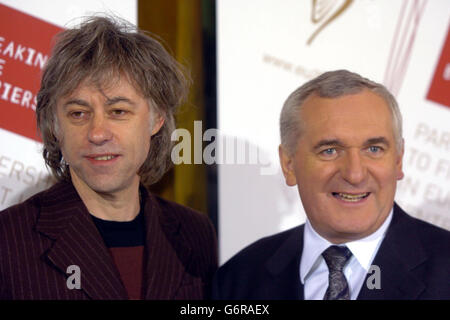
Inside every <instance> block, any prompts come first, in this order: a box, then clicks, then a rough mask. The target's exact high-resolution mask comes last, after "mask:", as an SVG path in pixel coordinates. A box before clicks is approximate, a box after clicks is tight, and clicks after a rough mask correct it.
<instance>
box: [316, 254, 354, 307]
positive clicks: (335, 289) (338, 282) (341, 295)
mask: <svg viewBox="0 0 450 320" xmlns="http://www.w3.org/2000/svg"><path fill="white" fill-rule="evenodd" d="M322 256H323V258H324V259H325V262H326V263H327V266H328V271H329V275H328V288H327V291H326V292H325V296H324V297H323V299H324V300H350V292H349V290H348V283H347V279H346V278H345V275H344V272H343V271H342V270H343V269H344V266H345V264H346V263H347V262H348V260H349V259H350V257H351V256H352V253H351V252H350V250H348V248H347V247H339V246H330V247H328V249H326V250H325V251H324V252H323V253H322Z"/></svg>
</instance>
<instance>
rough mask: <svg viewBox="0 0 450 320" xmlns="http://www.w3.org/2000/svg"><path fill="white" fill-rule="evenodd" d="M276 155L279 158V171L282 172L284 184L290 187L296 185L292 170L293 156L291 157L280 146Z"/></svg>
mask: <svg viewBox="0 0 450 320" xmlns="http://www.w3.org/2000/svg"><path fill="white" fill-rule="evenodd" d="M278 155H279V156H280V164H281V169H282V170H283V174H284V178H285V179H286V184H287V185H288V186H290V187H292V186H295V185H297V178H296V176H295V170H294V156H293V155H292V156H291V155H290V154H289V152H287V150H286V149H285V148H284V147H283V146H282V145H281V144H280V146H279V147H278Z"/></svg>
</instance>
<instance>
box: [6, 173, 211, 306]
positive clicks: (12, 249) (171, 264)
mask: <svg viewBox="0 0 450 320" xmlns="http://www.w3.org/2000/svg"><path fill="white" fill-rule="evenodd" d="M142 189H143V188H142ZM142 196H143V197H145V199H146V201H145V210H144V219H145V227H146V230H145V232H146V244H145V252H146V253H145V257H146V258H145V262H144V263H145V264H144V277H143V286H144V298H145V299H152V300H154V299H203V298H205V296H207V294H208V292H209V286H210V282H211V278H212V275H213V273H214V271H215V270H216V268H217V248H216V237H215V232H214V228H213V226H212V224H211V222H210V221H209V219H208V218H207V217H206V215H202V214H199V213H197V212H195V211H193V210H191V209H188V208H186V207H183V206H180V205H178V204H175V203H173V202H169V201H165V200H163V199H161V198H158V197H156V196H154V195H151V194H149V193H147V192H146V191H144V192H143V193H142ZM71 265H75V266H78V267H79V270H80V276H81V277H80V283H81V288H80V289H69V288H68V285H67V279H68V277H69V276H71V274H72V273H71V272H69V273H67V272H68V267H69V266H71ZM69 287H71V286H69ZM127 298H128V296H127V293H126V290H125V287H124V285H123V283H122V281H121V280H120V276H119V272H118V270H117V268H116V267H115V264H114V262H113V259H112V256H111V255H110V253H109V251H108V249H107V248H106V246H105V245H104V242H103V240H102V238H101V236H100V233H99V232H98V230H97V228H96V226H95V224H94V223H93V221H92V219H91V217H90V215H89V213H88V211H87V209H86V207H85V205H84V204H83V202H82V200H81V199H80V197H79V196H78V193H77V192H76V190H75V188H74V187H73V185H72V184H71V183H67V182H60V183H58V184H56V185H55V186H53V187H52V188H50V189H48V190H46V191H43V192H41V193H38V194H36V195H35V196H33V197H31V198H30V199H28V200H27V201H25V202H23V203H21V204H18V205H16V206H13V207H10V208H8V209H6V210H4V211H2V212H0V300H5V299H108V300H109V299H127Z"/></svg>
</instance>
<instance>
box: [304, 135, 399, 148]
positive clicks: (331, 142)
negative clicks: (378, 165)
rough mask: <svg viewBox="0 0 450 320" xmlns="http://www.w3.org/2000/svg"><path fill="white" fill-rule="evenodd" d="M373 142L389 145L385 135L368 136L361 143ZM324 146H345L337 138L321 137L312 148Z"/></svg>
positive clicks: (371, 143) (372, 143) (365, 144)
mask: <svg viewBox="0 0 450 320" xmlns="http://www.w3.org/2000/svg"><path fill="white" fill-rule="evenodd" d="M374 144H384V145H386V146H387V147H389V146H390V143H389V141H388V139H386V138H385V137H374V138H369V139H367V140H366V141H364V143H363V145H364V146H369V145H374ZM325 146H338V147H345V143H343V142H342V141H341V140H339V139H323V140H320V141H319V142H317V143H316V144H315V145H314V147H313V149H314V150H317V149H320V148H322V147H325Z"/></svg>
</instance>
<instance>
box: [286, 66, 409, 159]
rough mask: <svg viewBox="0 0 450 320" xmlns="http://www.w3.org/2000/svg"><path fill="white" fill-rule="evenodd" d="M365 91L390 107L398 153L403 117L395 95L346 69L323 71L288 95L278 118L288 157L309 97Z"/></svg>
mask: <svg viewBox="0 0 450 320" xmlns="http://www.w3.org/2000/svg"><path fill="white" fill-rule="evenodd" d="M364 89H368V90H370V91H371V92H373V93H375V94H377V95H378V96H380V97H381V98H383V100H384V101H385V102H386V104H387V105H388V106H389V109H390V110H391V113H392V118H393V127H394V136H395V142H396V147H397V150H398V151H399V152H400V150H402V146H403V134H402V115H401V113H400V109H399V107H398V104H397V101H396V100H395V98H394V96H393V95H392V94H391V93H390V92H389V91H388V90H387V89H386V87H385V86H383V85H382V84H380V83H376V82H374V81H371V80H369V79H366V78H363V77H362V76H360V75H359V74H357V73H354V72H350V71H347V70H336V71H329V72H325V73H323V74H321V75H320V76H318V77H316V78H314V79H312V80H310V81H308V82H306V83H305V84H303V85H302V86H301V87H299V88H297V89H296V90H295V91H294V92H292V93H291V94H290V95H289V97H288V98H287V99H286V101H285V102H284V105H283V109H282V110H281V115H280V136H281V145H282V146H283V148H284V149H285V150H286V151H287V152H288V153H289V154H290V155H293V154H295V152H296V149H297V141H298V139H299V138H300V134H301V131H302V130H301V129H302V121H301V115H300V109H301V106H302V104H303V103H304V102H305V100H306V99H307V98H308V97H309V96H311V95H312V94H316V95H317V96H319V97H321V98H338V97H341V96H344V95H348V94H355V93H359V92H361V91H362V90H364Z"/></svg>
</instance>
